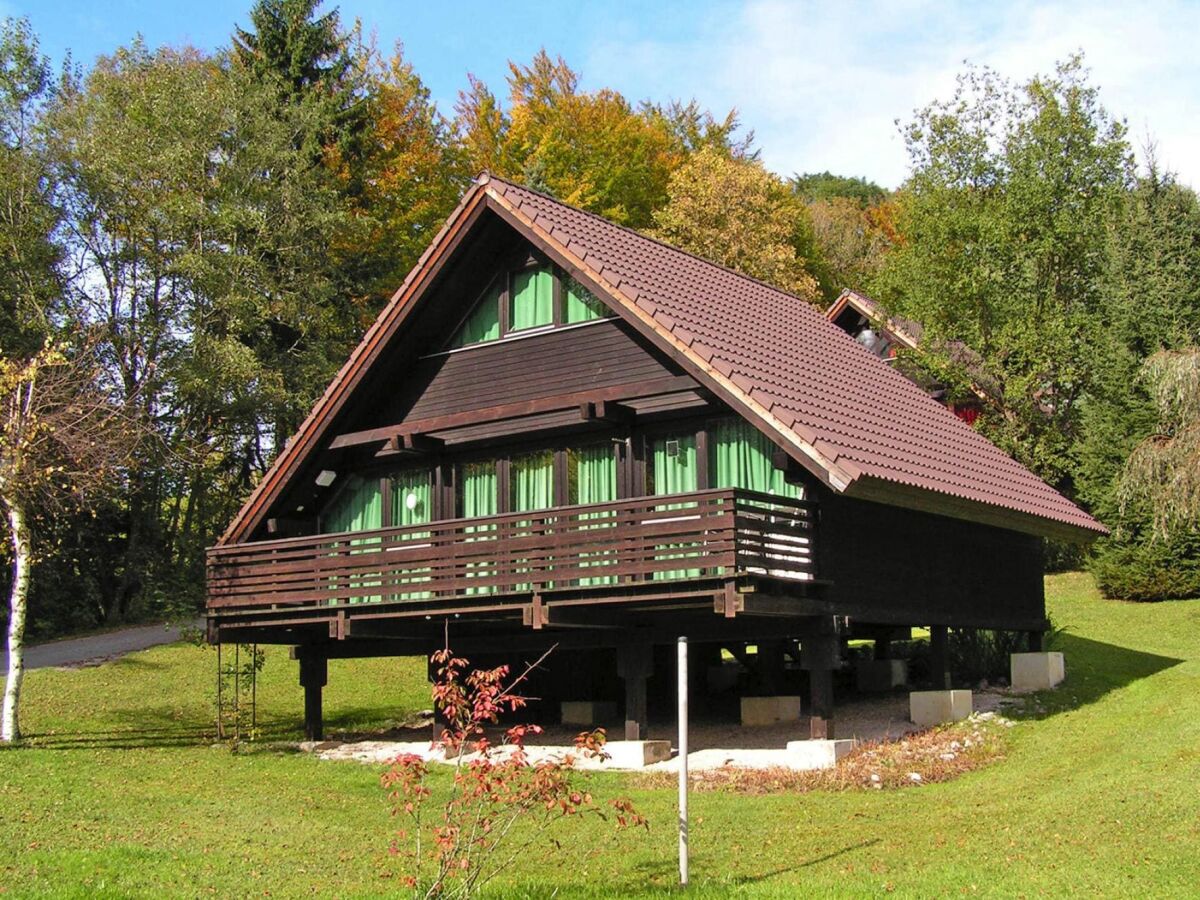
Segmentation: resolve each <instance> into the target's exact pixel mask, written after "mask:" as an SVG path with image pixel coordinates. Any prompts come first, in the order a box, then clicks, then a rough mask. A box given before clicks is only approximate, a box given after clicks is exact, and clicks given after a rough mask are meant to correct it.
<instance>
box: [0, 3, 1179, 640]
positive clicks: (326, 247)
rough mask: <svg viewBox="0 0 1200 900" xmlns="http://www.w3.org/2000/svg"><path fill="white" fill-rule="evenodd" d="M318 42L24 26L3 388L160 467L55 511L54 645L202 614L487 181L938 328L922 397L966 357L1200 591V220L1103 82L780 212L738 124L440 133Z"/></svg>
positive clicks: (1066, 477)
mask: <svg viewBox="0 0 1200 900" xmlns="http://www.w3.org/2000/svg"><path fill="white" fill-rule="evenodd" d="M318 7H319V3H317V2H315V0H260V2H258V3H257V4H256V5H255V6H254V7H253V8H252V9H251V10H249V11H248V14H247V21H246V24H245V27H241V28H236V29H235V30H234V31H233V33H232V34H231V35H230V41H229V46H228V48H226V49H223V50H220V51H216V52H206V51H202V50H199V49H196V48H191V47H182V48H170V47H163V48H151V47H148V46H147V45H146V44H145V43H144V42H143V41H141V40H140V39H135V40H133V41H131V42H130V43H129V44H128V45H126V46H123V47H120V48H118V49H116V50H115V51H114V52H113V53H112V54H111V55H107V56H102V57H100V58H98V59H96V60H95V61H94V63H93V64H92V65H91V66H90V67H89V68H88V69H87V70H86V71H83V70H80V69H78V68H74V67H67V68H65V69H64V70H63V71H61V72H58V73H56V72H53V71H52V70H51V67H50V65H49V63H48V61H47V60H46V59H45V58H44V57H43V56H42V55H41V53H40V52H39V50H38V44H37V39H36V36H35V35H34V34H33V33H32V32H31V30H30V27H29V25H28V23H27V22H25V21H21V20H8V21H7V23H6V24H5V26H4V30H3V35H2V39H0V356H2V357H3V359H4V360H5V361H6V364H7V365H8V366H9V367H10V369H12V370H13V371H15V372H18V373H19V372H20V371H21V366H22V364H23V363H26V362H29V361H33V360H39V359H40V360H41V363H45V362H46V360H47V359H55V360H59V359H69V360H73V361H78V360H80V359H84V358H86V360H87V361H88V365H87V366H80V365H78V364H73V368H72V371H74V372H84V371H86V373H87V378H88V379H89V383H90V393H89V394H88V396H89V397H92V398H94V397H96V396H103V397H104V398H105V402H106V403H107V404H109V405H110V407H111V410H112V411H113V412H114V415H119V418H120V421H121V422H122V423H123V424H122V427H121V428H120V429H116V431H118V432H119V433H120V434H121V435H122V436H123V439H127V438H128V436H129V435H132V434H136V435H137V436H138V440H137V441H136V446H134V445H132V444H128V443H126V444H122V447H123V448H124V447H132V449H129V451H128V452H129V453H130V454H132V458H131V459H129V460H128V461H126V462H125V463H123V464H122V465H120V466H114V467H112V468H111V469H106V472H107V477H106V479H105V485H106V489H104V490H90V491H89V494H88V500H87V503H86V514H63V513H62V509H63V507H62V504H60V503H41V502H40V501H39V503H37V504H35V506H36V507H37V508H35V509H34V510H33V511H32V520H31V524H30V528H31V530H32V533H33V544H34V547H35V550H34V558H35V560H36V563H37V577H36V578H35V579H34V580H33V582H32V584H31V586H30V590H31V594H30V603H29V624H30V627H31V628H32V629H33V630H34V631H35V632H38V633H42V634H49V633H53V632H56V631H62V630H69V629H78V628H84V627H88V626H91V625H96V624H102V623H110V622H115V621H121V620H123V619H127V618H131V617H138V616H144V615H148V614H156V615H160V614H172V613H178V612H188V611H193V610H196V609H198V608H199V607H200V605H201V603H202V585H203V575H204V548H205V547H206V546H208V545H209V544H211V543H212V542H213V541H214V540H215V538H216V537H217V536H218V535H219V534H220V532H221V531H222V530H223V528H224V526H225V524H226V523H227V522H228V521H229V520H230V518H231V517H232V515H233V514H234V512H235V511H236V509H237V507H238V506H239V505H240V503H241V502H242V500H243V499H244V498H245V496H246V495H247V493H248V492H249V490H250V488H251V487H252V486H253V484H254V483H255V481H256V479H258V478H259V477H260V476H261V475H262V473H263V472H264V471H265V469H266V467H267V466H268V465H269V463H270V461H271V459H272V458H273V455H274V454H275V452H276V451H277V449H278V448H280V447H281V446H282V445H283V442H284V441H285V440H286V439H287V438H288V437H289V436H290V435H291V434H292V432H293V431H294V430H295V429H296V427H297V426H298V424H299V422H300V420H301V419H302V417H303V416H304V414H305V413H306V411H307V410H308V408H309V407H310V406H311V404H312V403H313V402H314V401H315V399H316V398H317V397H318V396H319V394H320V392H321V391H322V390H323V389H324V386H325V385H326V383H327V382H328V381H329V379H330V378H331V377H332V375H333V373H334V372H335V371H336V369H337V367H338V366H339V365H340V363H341V362H342V361H343V360H344V358H345V357H346V355H347V354H348V352H349V350H350V349H351V347H352V346H353V344H354V343H355V342H356V340H357V339H358V338H359V336H360V335H361V334H362V332H363V330H364V329H365V328H366V326H367V325H368V324H369V323H370V321H371V320H372V319H373V318H374V316H375V315H376V314H377V312H378V311H379V309H380V308H381V306H382V305H383V303H384V302H385V301H386V298H387V297H388V296H389V295H390V293H391V291H392V290H394V289H395V287H396V286H398V285H399V284H400V283H401V282H402V280H403V278H404V276H405V274H406V273H407V271H408V269H409V268H410V267H411V265H412V264H413V263H414V262H415V261H416V259H417V257H418V256H419V254H420V253H421V251H422V250H423V249H424V247H425V246H426V244H427V243H428V242H429V240H430V239H431V238H432V237H433V235H434V234H435V233H436V231H437V230H438V228H439V227H440V225H441V223H442V221H443V220H444V218H445V217H446V216H447V215H448V214H449V212H450V211H451V210H452V209H453V207H454V205H455V204H456V203H457V201H458V198H459V197H460V196H461V194H462V192H463V191H464V190H465V188H466V187H467V185H468V184H469V182H470V179H471V178H472V177H473V176H474V175H476V174H477V173H478V172H480V171H483V170H488V171H491V172H494V173H496V174H499V175H502V176H504V177H507V178H511V179H514V180H517V181H521V182H523V183H525V184H528V185H529V186H531V187H533V188H536V189H539V190H542V191H545V192H547V193H549V194H552V195H554V196H556V197H558V198H559V199H561V200H563V201H565V202H568V203H571V204H574V205H577V206H580V207H582V208H584V209H587V210H591V211H593V212H596V213H599V214H600V215H603V216H605V217H607V218H610V219H612V220H614V221H616V222H618V223H620V224H623V225H626V226H628V227H630V228H634V229H637V230H641V231H644V232H646V233H649V234H652V235H654V236H656V237H659V238H661V239H663V240H666V241H668V242H670V243H673V244H676V245H679V246H682V247H684V248H685V249H688V250H692V251H693V252H696V253H698V254H700V255H703V256H706V257H708V258H711V259H713V260H715V261H717V262H719V263H722V264H725V265H728V266H731V267H734V268H737V269H740V270H742V271H745V272H747V273H748V274H751V275H753V276H755V277H758V278H761V279H764V280H766V281H769V282H772V283H774V284H777V285H779V286H781V287H783V288H785V289H787V290H789V291H791V292H793V293H795V294H797V295H798V296H800V297H802V298H804V299H806V300H808V301H810V302H812V303H814V304H818V305H824V304H827V303H828V302H830V301H832V299H834V298H835V297H836V296H837V294H838V293H839V292H840V290H841V289H842V288H844V287H854V288H858V289H861V290H864V291H866V292H868V293H871V294H873V295H874V296H875V297H876V299H878V300H880V301H881V302H883V303H884V304H885V306H886V307H887V308H888V309H889V310H892V311H894V312H895V313H897V314H901V315H904V316H907V317H910V318H912V319H915V320H917V321H920V322H922V323H923V324H924V326H925V328H926V333H927V336H928V340H927V341H926V344H925V346H924V347H923V349H922V350H921V351H920V352H919V354H917V359H916V362H917V363H918V364H919V365H922V366H925V367H928V368H930V369H931V370H932V371H934V372H935V373H936V374H937V375H938V377H939V378H941V379H942V380H943V381H945V382H946V383H948V384H949V385H951V390H952V391H969V390H971V389H972V378H977V377H978V375H979V373H978V372H977V371H976V372H966V371H961V370H959V369H958V368H957V366H958V365H959V362H957V361H956V357H955V356H954V355H953V354H950V353H949V352H943V350H942V348H943V347H946V346H949V345H951V344H952V343H953V342H956V341H961V342H963V343H965V344H967V345H968V346H970V347H971V348H972V349H973V350H975V351H976V353H977V354H978V355H979V357H980V359H981V360H982V363H981V364H982V365H983V366H984V367H985V368H986V374H987V377H988V380H989V384H991V385H994V390H993V391H992V392H991V393H990V394H989V395H988V399H987V402H986V403H985V409H984V413H983V415H982V416H981V418H980V420H979V422H978V423H977V427H979V428H981V429H982V430H983V431H984V432H985V433H986V434H987V435H988V436H989V437H991V438H992V439H993V440H996V441H997V442H998V443H999V444H1000V445H1001V446H1002V447H1004V448H1005V449H1006V450H1008V451H1009V452H1011V453H1013V454H1014V455H1015V456H1017V457H1018V458H1019V459H1021V460H1022V461H1023V462H1025V463H1026V464H1027V465H1029V466H1031V467H1032V468H1033V469H1034V470H1035V471H1037V472H1038V473H1039V474H1040V475H1042V476H1043V477H1045V478H1046V479H1047V480H1049V481H1050V482H1051V483H1053V484H1055V485H1056V486H1058V487H1059V488H1060V489H1062V490H1064V491H1065V492H1067V493H1068V494H1070V495H1071V496H1073V497H1075V498H1076V499H1077V500H1078V501H1079V502H1081V503H1082V504H1084V505H1085V506H1087V507H1088V508H1089V509H1091V510H1093V511H1094V512H1096V513H1097V514H1098V515H1099V516H1100V517H1101V518H1102V519H1103V520H1104V521H1105V522H1106V523H1108V524H1109V525H1110V527H1112V528H1113V529H1114V537H1113V538H1112V539H1110V540H1108V541H1106V542H1105V543H1104V544H1103V546H1102V548H1101V549H1100V550H1099V551H1097V552H1095V553H1093V554H1091V555H1090V557H1089V560H1088V561H1089V563H1090V564H1091V565H1094V566H1095V567H1096V569H1097V571H1098V572H1099V573H1100V574H1101V575H1102V580H1103V583H1104V584H1105V586H1106V587H1107V588H1108V589H1109V590H1110V592H1112V593H1114V594H1116V595H1120V596H1131V597H1132V596H1137V597H1145V598H1148V597H1159V596H1175V595H1179V594H1181V593H1189V592H1195V591H1197V590H1200V564H1198V563H1197V559H1198V558H1200V557H1198V555H1197V551H1198V550H1200V542H1198V541H1197V538H1196V532H1195V530H1194V522H1195V515H1194V512H1193V511H1191V510H1190V508H1185V507H1183V506H1180V505H1179V504H1178V503H1176V504H1175V506H1174V507H1172V508H1173V509H1174V510H1175V512H1174V513H1172V514H1171V515H1164V514H1163V510H1164V509H1166V507H1165V506H1164V502H1166V501H1164V500H1163V496H1169V497H1176V498H1177V497H1178V495H1179V490H1183V488H1178V489H1176V488H1171V489H1170V490H1167V491H1166V495H1164V494H1163V492H1162V490H1161V488H1162V485H1163V484H1165V483H1166V481H1167V479H1170V478H1176V482H1174V483H1175V484H1176V485H1177V486H1178V479H1177V476H1178V471H1179V468H1180V465H1182V464H1181V463H1179V460H1180V459H1181V458H1186V451H1187V447H1188V446H1189V445H1188V443H1187V440H1186V437H1187V434H1188V433H1189V432H1188V430H1187V429H1188V428H1189V427H1190V423H1191V422H1192V420H1191V419H1188V415H1190V411H1189V409H1188V408H1187V404H1186V401H1179V400H1178V399H1177V398H1178V396H1179V391H1180V390H1184V387H1181V385H1186V381H1187V378H1186V376H1187V373H1188V372H1189V371H1192V370H1189V369H1188V368H1187V366H1186V365H1175V366H1174V367H1172V366H1169V365H1163V364H1162V359H1163V357H1161V356H1156V355H1155V354H1159V353H1161V352H1168V353H1173V354H1175V356H1173V357H1172V359H1176V360H1177V359H1186V358H1187V355H1186V354H1187V351H1188V350H1189V349H1190V348H1191V347H1192V346H1193V343H1194V341H1195V339H1196V333H1197V330H1198V329H1200V274H1197V273H1200V265H1198V263H1200V259H1198V258H1197V257H1198V256H1200V208H1198V205H1197V201H1196V196H1195V194H1194V193H1193V192H1192V191H1191V190H1190V189H1188V188H1186V187H1184V186H1182V185H1180V184H1178V183H1177V182H1176V180H1175V179H1174V178H1173V177H1172V176H1171V175H1170V174H1169V173H1166V172H1163V171H1161V170H1160V169H1159V168H1158V167H1157V166H1155V165H1154V164H1153V161H1152V160H1151V163H1150V164H1149V165H1148V166H1144V167H1143V168H1142V169H1141V170H1138V169H1137V168H1136V167H1135V164H1134V157H1133V152H1132V148H1131V146H1130V144H1129V141H1128V137H1127V134H1126V131H1125V128H1124V125H1123V124H1122V123H1121V122H1120V121H1119V120H1117V119H1115V118H1113V117H1112V116H1111V115H1110V114H1109V113H1108V112H1106V111H1105V110H1104V109H1103V107H1102V106H1101V105H1100V101H1099V94H1098V91H1097V89H1096V88H1095V87H1094V86H1093V85H1091V84H1090V83H1089V81H1088V76H1087V72H1086V70H1085V68H1084V67H1083V64H1082V61H1081V60H1080V59H1071V60H1068V61H1066V62H1065V63H1064V64H1062V65H1061V66H1060V67H1059V68H1058V69H1057V70H1056V72H1054V73H1051V74H1050V75H1047V76H1039V77H1036V78H1033V79H1031V80H1029V81H1027V82H1022V83H1012V82H1009V81H1006V80H1005V79H1004V78H1002V77H1001V76H1000V75H998V74H997V73H994V72H990V71H987V70H969V71H968V72H966V73H965V74H964V75H963V77H962V79H961V80H960V84H959V89H958V92H957V93H956V94H955V96H954V97H952V98H951V99H949V100H947V101H944V102H937V103H933V104H931V105H930V106H928V107H926V108H925V109H923V110H919V111H917V112H916V113H915V114H914V116H913V118H912V120H911V121H910V122H908V123H907V124H906V125H905V126H904V135H905V139H906V142H907V146H908V150H909V154H910V161H911V175H910V177H909V178H908V180H907V181H906V182H905V183H904V184H903V185H902V186H901V187H900V188H899V189H898V190H896V191H887V190H884V189H882V188H880V187H879V186H878V185H875V184H872V183H870V182H868V181H866V180H864V179H861V178H850V177H843V176H839V175H835V174H831V173H828V172H825V173H812V174H797V175H794V176H792V177H790V178H785V177H781V176H779V175H777V174H775V173H772V172H770V171H769V170H767V169H766V168H765V166H764V165H763V164H762V162H761V160H760V158H759V151H758V148H757V147H756V144H755V140H754V136H753V133H752V132H749V131H747V130H746V129H744V128H743V127H742V125H741V123H740V122H739V120H738V116H737V114H736V112H735V111H729V112H725V113H721V114H714V113H713V112H711V111H710V110H707V109H705V108H704V107H702V106H701V105H700V104H698V103H696V102H695V101H680V100H664V101H653V100H647V101H642V102H631V101H629V100H628V99H627V98H625V97H624V96H622V95H621V94H620V93H619V92H617V91H614V90H611V89H599V90H584V89H582V88H581V86H580V78H579V74H578V73H577V72H576V71H575V70H573V69H572V68H571V67H570V66H569V65H568V64H567V63H566V62H565V61H564V60H562V59H561V58H556V57H553V56H552V55H550V54H548V53H546V52H545V51H542V52H539V53H538V54H537V55H536V56H535V57H534V58H533V59H532V60H531V61H529V62H528V63H518V62H510V64H509V73H508V77H507V85H506V87H507V92H506V93H503V94H498V93H497V92H496V91H495V90H493V87H492V86H489V85H486V84H484V83H483V82H481V81H479V80H478V79H474V78H469V79H468V80H467V84H466V87H465V88H464V90H463V91H462V92H461V93H460V95H459V98H458V101H457V103H456V104H455V106H454V108H453V109H452V110H445V111H444V110H441V109H439V108H438V107H437V105H436V104H435V103H434V102H433V101H432V99H431V96H430V92H429V89H428V88H427V87H426V85H425V84H424V83H423V82H422V80H421V78H420V76H419V74H418V73H417V72H416V71H415V70H414V69H413V67H412V65H411V64H410V63H409V62H408V61H407V60H406V58H405V56H404V52H403V47H402V46H400V45H397V46H396V47H395V48H393V49H391V50H390V51H383V50H381V49H380V48H378V47H377V46H375V45H374V44H373V43H372V42H371V41H370V40H368V39H366V38H364V36H363V34H362V32H361V30H360V29H359V28H358V27H357V26H347V24H346V23H344V22H343V21H342V20H341V19H340V18H339V15H338V13H337V12H336V10H335V11H331V12H325V13H322V12H321V11H320V10H319V9H318ZM48 347H50V348H52V350H50V351H48V350H47V349H46V348H48ZM47 354H50V355H49V356H48V355H47ZM1147 360H1151V362H1150V363H1147ZM1154 360H1158V362H1154ZM43 368H44V366H43ZM1164 373H1166V374H1164ZM1172 379H1173V380H1172ZM10 380H12V379H10ZM14 383H15V384H17V385H18V386H19V384H21V383H22V382H21V379H20V378H19V377H15V381H14ZM1168 383H1170V384H1174V385H1175V388H1169V387H1164V385H1166V384H1168ZM1172 391H1174V393H1172ZM1164 398H1166V399H1164ZM1171 398H1176V399H1174V400H1172V399H1171ZM1164 403H1165V404H1166V406H1165V407H1164ZM1172 404H1174V405H1172ZM1171 439H1175V443H1173V444H1168V443H1166V442H1167V441H1169V440H1171ZM6 446H7V445H6ZM3 449H4V448H3V447H0V451H2V450H3ZM1168 451H1169V452H1170V453H1171V454H1174V455H1173V456H1172V457H1171V460H1173V461H1168V462H1165V463H1164V462H1163V459H1164V458H1165V457H1164V454H1165V453H1167V452H1168ZM123 452H124V451H123ZM1155 453H1158V455H1157V456H1155ZM116 455H118V456H119V455H120V454H116ZM113 456H114V454H113V453H111V452H108V453H101V452H97V457H98V458H105V459H107V458H112V457H113ZM49 465H50V467H51V468H53V467H54V466H55V465H57V464H56V463H50V464H49ZM1193 468H1194V467H1193ZM0 469H2V466H0ZM64 471H65V469H64ZM51 481H52V483H55V484H57V482H53V479H52V480H51ZM60 487H61V488H62V489H63V490H64V491H67V488H68V486H67V485H66V484H65V482H64V483H63V484H61V485H60ZM67 492H68V493H69V491H67ZM44 493H45V492H43V494H44ZM39 496H40V495H39ZM1055 552H1057V553H1059V554H1060V555H1063V554H1067V555H1066V556H1064V557H1063V558H1064V562H1071V563H1078V562H1080V559H1079V557H1078V556H1074V557H1072V556H1069V554H1070V553H1071V552H1072V551H1070V550H1068V549H1064V548H1057V549H1056V550H1055Z"/></svg>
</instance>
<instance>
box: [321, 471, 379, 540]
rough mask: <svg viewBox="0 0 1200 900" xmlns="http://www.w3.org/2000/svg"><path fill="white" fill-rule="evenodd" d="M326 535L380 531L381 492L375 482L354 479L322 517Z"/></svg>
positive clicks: (353, 477)
mask: <svg viewBox="0 0 1200 900" xmlns="http://www.w3.org/2000/svg"><path fill="white" fill-rule="evenodd" d="M321 526H322V527H321V530H322V531H323V532H325V533H326V534H338V533H340V532H343V531H372V530H374V529H376V528H382V527H383V492H382V491H381V490H380V489H379V479H378V478H367V479H363V478H360V477H358V476H357V475H353V476H351V478H350V481H349V482H348V483H347V484H346V487H345V488H343V489H342V491H341V492H340V493H339V494H338V495H337V497H335V498H334V501H333V503H331V504H330V505H329V507H328V508H327V509H326V510H325V514H324V515H323V516H322V517H321Z"/></svg>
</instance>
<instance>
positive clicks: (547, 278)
mask: <svg viewBox="0 0 1200 900" xmlns="http://www.w3.org/2000/svg"><path fill="white" fill-rule="evenodd" d="M510 293H511V297H510V299H509V306H508V330H509V331H524V330H525V329H527V328H541V327H542V326H544V325H553V324H554V275H553V274H552V273H551V272H550V270H549V269H544V268H539V269H522V270H521V271H519V272H514V273H513V276H512V288H511V291H510Z"/></svg>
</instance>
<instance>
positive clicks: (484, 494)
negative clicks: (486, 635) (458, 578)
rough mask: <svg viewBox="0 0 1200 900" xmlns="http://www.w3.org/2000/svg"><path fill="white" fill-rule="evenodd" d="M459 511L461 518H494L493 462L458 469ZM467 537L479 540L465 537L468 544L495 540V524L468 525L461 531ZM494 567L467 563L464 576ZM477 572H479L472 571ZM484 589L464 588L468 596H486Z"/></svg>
mask: <svg viewBox="0 0 1200 900" xmlns="http://www.w3.org/2000/svg"><path fill="white" fill-rule="evenodd" d="M458 482H459V490H460V491H461V494H460V495H459V504H460V507H459V508H460V509H461V510H462V514H463V517H464V518H467V519H473V518H476V517H479V516H494V515H496V510H497V496H496V490H497V485H496V463H495V462H494V461H493V460H490V459H489V460H486V461H484V462H474V463H467V464H466V465H464V466H463V467H462V468H461V469H459V478H458ZM463 531H464V532H465V533H467V534H480V535H481V536H480V537H477V538H472V537H468V538H466V540H468V541H477V540H480V541H488V540H494V539H495V526H494V525H479V526H468V527H466V528H464V529H463ZM493 567H494V564H493V563H491V562H475V563H468V564H467V569H468V571H467V573H466V574H467V577H468V578H476V577H482V576H484V575H490V574H491V572H492V569H493ZM472 569H476V570H480V571H475V572H472V571H470V570H472ZM487 592H488V589H487V588H467V589H466V591H465V593H467V594H486V593H487Z"/></svg>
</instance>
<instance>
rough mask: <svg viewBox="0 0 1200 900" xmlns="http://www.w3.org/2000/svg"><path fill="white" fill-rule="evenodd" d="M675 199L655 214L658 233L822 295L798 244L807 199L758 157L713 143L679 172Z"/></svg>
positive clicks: (796, 290) (672, 191)
mask: <svg viewBox="0 0 1200 900" xmlns="http://www.w3.org/2000/svg"><path fill="white" fill-rule="evenodd" d="M668 196H669V200H668V202H667V204H666V206H664V207H663V208H662V209H660V210H658V211H657V212H656V213H655V214H654V221H655V227H654V229H653V231H652V232H651V233H652V234H653V235H654V236H655V237H657V238H659V239H661V240H663V241H665V242H666V243H669V244H673V245H675V246H677V247H680V248H682V249H684V250H687V251H689V252H691V253H695V254H696V255H697V256H701V257H704V258H705V259H707V260H710V261H712V262H715V263H717V264H719V265H722V266H728V267H729V268H731V269H736V270H737V271H739V272H743V273H744V274H746V275H749V276H751V277H752V278H758V279H760V280H762V281H765V282H767V283H769V284H773V285H775V286H776V287H778V288H780V289H782V290H785V291H790V292H791V293H793V294H796V295H797V296H800V297H803V298H804V299H806V300H809V301H811V302H816V301H817V300H818V298H819V291H818V286H817V282H816V279H814V278H813V276H812V275H811V274H809V272H808V270H807V268H806V261H805V259H804V258H803V257H802V256H801V255H800V254H799V253H798V252H797V243H798V242H799V239H800V237H801V236H802V234H803V233H804V229H805V228H806V227H807V222H806V215H805V210H804V207H803V205H802V204H801V203H800V202H799V201H798V200H797V199H796V198H795V197H794V195H793V194H792V193H791V191H789V190H788V188H787V186H786V185H785V184H784V183H783V181H781V180H780V179H779V178H778V177H776V176H774V175H772V174H771V173H769V172H767V170H766V169H764V168H763V166H762V165H761V164H760V163H758V162H757V161H754V160H746V159H735V158H732V157H730V156H728V155H727V154H725V153H723V152H721V151H719V150H716V149H714V148H711V147H706V148H703V149H701V150H700V151H698V152H697V153H696V154H695V155H694V156H693V157H692V158H691V159H689V160H688V161H687V162H686V163H685V164H684V165H683V166H681V167H680V168H679V169H678V170H677V171H676V172H675V173H674V174H673V175H672V176H671V181H670V186H669V188H668Z"/></svg>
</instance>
